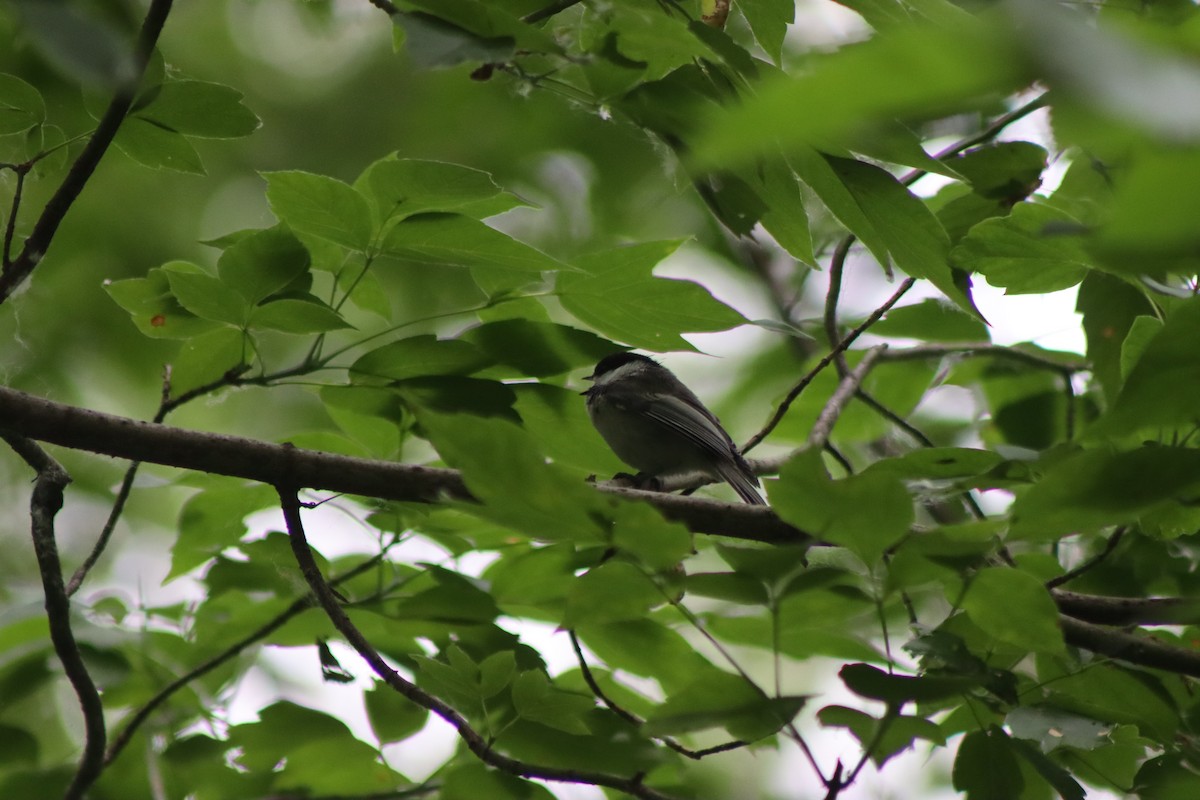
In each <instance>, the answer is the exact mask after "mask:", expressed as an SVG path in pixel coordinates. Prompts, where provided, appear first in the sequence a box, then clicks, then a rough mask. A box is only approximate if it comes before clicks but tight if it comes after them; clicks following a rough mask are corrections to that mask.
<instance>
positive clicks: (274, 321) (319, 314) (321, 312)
mask: <svg viewBox="0 0 1200 800" xmlns="http://www.w3.org/2000/svg"><path fill="white" fill-rule="evenodd" d="M247 324H248V325H249V327H251V328H262V329H266V330H271V331H283V332H284V333H299V334H304V333H324V332H325V331H336V330H340V329H343V328H352V327H354V326H352V325H351V324H350V323H349V322H346V320H344V319H342V315H341V314H339V313H338V312H336V311H334V310H333V309H332V308H330V307H329V306H327V305H325V303H324V302H322V301H321V300H318V299H317V298H316V297H314V296H313V295H305V296H301V297H284V298H281V299H279V300H272V301H270V302H269V303H264V304H262V305H260V306H255V308H254V309H253V310H252V311H251V312H250V320H249V322H248V323H247Z"/></svg>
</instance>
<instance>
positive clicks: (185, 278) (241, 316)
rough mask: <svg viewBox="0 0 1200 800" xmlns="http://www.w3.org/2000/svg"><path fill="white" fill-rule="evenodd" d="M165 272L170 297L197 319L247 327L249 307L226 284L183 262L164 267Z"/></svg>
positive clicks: (243, 299) (175, 262) (174, 262)
mask: <svg viewBox="0 0 1200 800" xmlns="http://www.w3.org/2000/svg"><path fill="white" fill-rule="evenodd" d="M162 270H163V272H164V273H165V274H166V276H167V281H168V283H169V284H170V286H171V294H173V295H175V299H177V300H178V301H179V304H180V305H181V306H183V307H184V308H186V309H187V310H188V311H190V312H192V313H193V314H195V315H196V316H197V317H200V318H201V319H209V320H212V321H214V322H225V323H228V324H230V325H238V326H241V325H243V324H245V322H246V318H247V316H248V315H249V313H250V305H249V303H247V302H246V300H245V298H243V297H242V296H241V295H240V294H238V293H237V292H236V291H234V290H233V288H231V287H230V286H229V285H228V284H226V283H225V282H224V281H222V280H220V279H219V278H216V277H214V276H212V275H209V274H208V273H207V272H205V271H203V270H202V269H200V268H199V267H197V266H195V265H194V264H188V263H186V262H183V261H172V262H171V263H169V264H164V265H163V267H162Z"/></svg>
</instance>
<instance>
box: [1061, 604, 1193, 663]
mask: <svg viewBox="0 0 1200 800" xmlns="http://www.w3.org/2000/svg"><path fill="white" fill-rule="evenodd" d="M1058 621H1059V625H1061V626H1062V631H1063V638H1064V639H1066V641H1067V644H1069V645H1073V646H1075V647H1082V648H1083V649H1084V650H1090V651H1092V652H1093V653H1099V654H1100V655H1105V656H1110V657H1111V658H1118V659H1120V660H1122V661H1128V662H1129V663H1131V664H1138V665H1140V666H1143V667H1152V668H1154V669H1162V670H1166V671H1168V672H1174V673H1176V674H1179V675H1191V676H1192V677H1194V678H1200V652H1195V651H1193V650H1184V649H1183V648H1181V647H1175V646H1173V645H1169V644H1164V643H1162V642H1159V641H1156V640H1154V639H1151V638H1148V637H1144V636H1134V635H1133V634H1129V633H1122V632H1120V631H1114V630H1110V629H1108V628H1102V627H1100V626H1098V625H1092V624H1091V623H1088V622H1082V621H1080V620H1078V619H1075V618H1073V617H1068V616H1064V615H1059V618H1058Z"/></svg>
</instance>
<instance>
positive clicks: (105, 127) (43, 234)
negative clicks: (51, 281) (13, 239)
mask: <svg viewBox="0 0 1200 800" xmlns="http://www.w3.org/2000/svg"><path fill="white" fill-rule="evenodd" d="M171 3H172V0H152V2H151V3H150V8H149V9H148V10H147V11H146V18H145V20H144V21H143V22H142V29H141V31H140V32H139V33H138V38H137V44H136V45H135V47H134V61H133V65H134V73H133V75H132V76H130V78H129V79H128V81H127V82H126V83H125V84H123V85H122V86H121V87H120V88H119V89H117V91H116V94H114V95H113V99H112V102H110V103H109V104H108V108H107V110H105V112H104V116H103V117H101V118H100V122H99V124H98V125H97V126H96V131H95V132H94V133H93V134H92V137H91V138H90V139H88V143H87V144H86V145H85V146H84V148H83V150H82V151H81V152H80V153H79V157H78V158H76V159H75V163H74V164H72V165H71V169H70V170H69V171H68V172H67V176H66V177H65V178H63V182H62V184H60V185H59V187H58V190H57V191H56V192H55V193H54V195H53V196H52V197H51V198H50V200H49V201H48V202H47V203H46V207H45V208H43V209H42V215H41V216H40V217H38V220H37V222H36V223H34V226H33V230H32V231H31V232H30V234H29V238H27V239H26V240H25V245H24V246H23V247H22V248H21V252H20V253H18V254H17V257H16V258H14V259H13V260H12V263H6V264H5V265H4V269H3V271H0V303H3V302H4V301H5V300H7V299H8V298H9V296H11V295H12V293H13V292H14V291H16V289H17V287H18V286H20V285H21V283H23V282H24V281H25V279H26V278H28V277H29V275H30V273H32V272H33V270H34V268H35V267H37V265H38V264H39V263H40V262H41V260H42V258H43V257H44V256H45V255H46V250H47V249H48V248H49V247H50V242H51V240H52V239H54V234H55V233H56V232H57V231H58V226H59V225H60V224H62V221H63V218H64V217H66V216H67V212H68V211H70V210H71V205H72V204H73V203H74V202H75V200H76V198H78V197H79V195H80V194H81V193H82V192H83V188H84V186H86V185H87V182H88V180H89V179H90V178H91V177H92V173H93V172H95V170H96V166H97V165H98V164H99V163H100V159H101V158H103V157H104V154H105V153H106V152H107V151H108V147H109V145H111V144H112V141H113V139H114V138H115V137H116V135H117V130H118V129H120V127H121V123H122V122H124V121H125V115H126V114H128V113H129V109H130V108H132V107H133V101H134V98H136V96H137V90H138V85H139V84H140V83H141V79H142V74H143V73H144V72H145V71H146V64H147V63H149V61H150V54H151V53H153V52H154V45H155V43H156V42H158V37H159V34H161V33H162V29H163V25H164V24H166V21H167V14H168V13H170V11H171Z"/></svg>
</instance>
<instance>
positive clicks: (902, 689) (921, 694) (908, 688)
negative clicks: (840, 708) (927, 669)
mask: <svg viewBox="0 0 1200 800" xmlns="http://www.w3.org/2000/svg"><path fill="white" fill-rule="evenodd" d="M838 676H839V677H841V679H842V682H843V683H845V684H846V688H848V689H849V690H850V691H852V692H854V693H855V694H856V695H858V696H859V697H866V698H868V699H871V700H882V701H883V702H885V703H887V704H888V705H892V706H896V707H897V708H898V707H899V706H901V705H903V704H905V703H929V702H935V701H938V700H944V699H946V698H949V697H956V696H958V695H961V694H963V693H964V692H968V691H970V690H971V689H974V688H975V687H977V686H978V685H979V680H978V679H977V678H975V677H973V676H967V675H919V676H912V675H895V674H892V673H890V672H884V671H883V670H881V669H879V668H878V667H873V666H871V665H870V664H847V665H846V666H844V667H842V668H841V670H840V671H839V672H838Z"/></svg>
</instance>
